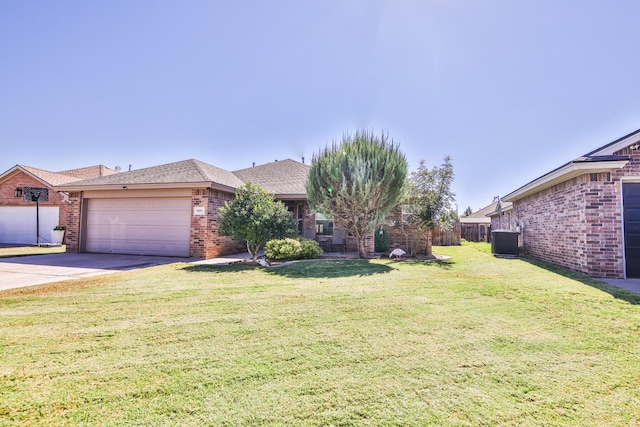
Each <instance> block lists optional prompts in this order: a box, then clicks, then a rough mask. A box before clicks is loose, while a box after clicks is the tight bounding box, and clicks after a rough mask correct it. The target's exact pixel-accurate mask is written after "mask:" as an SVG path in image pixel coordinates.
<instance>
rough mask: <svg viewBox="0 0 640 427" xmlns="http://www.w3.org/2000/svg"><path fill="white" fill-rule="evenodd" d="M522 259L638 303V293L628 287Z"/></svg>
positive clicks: (639, 299) (639, 302)
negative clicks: (620, 286)
mask: <svg viewBox="0 0 640 427" xmlns="http://www.w3.org/2000/svg"><path fill="white" fill-rule="evenodd" d="M521 259H522V260H523V261H525V262H528V263H529V264H533V265H535V266H536V267H540V268H542V269H544V270H547V271H550V272H552V273H555V274H558V275H560V276H563V277H567V278H569V279H572V280H575V281H576V282H580V283H582V284H584V285H587V286H591V287H592V288H596V289H598V290H599V291H602V292H606V293H608V294H609V295H611V296H613V297H614V298H617V299H621V300H623V301H626V302H628V303H629V304H633V305H638V304H640V294H639V293H637V292H633V291H631V290H629V289H624V288H618V287H617V286H613V285H610V284H608V283H605V282H602V281H600V280H598V279H594V278H591V277H589V276H586V275H584V274H581V273H576V272H574V271H570V270H565V269H564V268H560V267H555V266H553V265H551V264H547V263H544V262H541V261H537V260H534V259H530V258H521Z"/></svg>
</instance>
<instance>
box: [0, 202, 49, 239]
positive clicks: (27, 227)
mask: <svg viewBox="0 0 640 427" xmlns="http://www.w3.org/2000/svg"><path fill="white" fill-rule="evenodd" d="M59 214H60V208H59V207H58V206H40V209H39V212H38V213H37V214H36V206H35V203H34V204H33V206H0V243H8V244H26V245H32V244H35V243H36V242H37V240H38V239H37V238H36V230H37V222H36V218H37V217H38V216H39V223H40V239H39V240H40V243H48V242H50V241H51V233H50V231H51V230H53V227H55V226H57V225H58V221H59Z"/></svg>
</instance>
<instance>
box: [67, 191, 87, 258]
mask: <svg viewBox="0 0 640 427" xmlns="http://www.w3.org/2000/svg"><path fill="white" fill-rule="evenodd" d="M82 202H83V201H82V193H69V208H68V209H67V211H66V219H65V222H64V224H65V226H66V228H67V231H66V232H65V234H64V240H65V242H66V244H67V252H70V253H78V252H80V212H81V211H82Z"/></svg>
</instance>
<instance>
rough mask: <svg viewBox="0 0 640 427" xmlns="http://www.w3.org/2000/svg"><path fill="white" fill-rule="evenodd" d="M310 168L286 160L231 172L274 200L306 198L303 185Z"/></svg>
mask: <svg viewBox="0 0 640 427" xmlns="http://www.w3.org/2000/svg"><path fill="white" fill-rule="evenodd" d="M310 169H311V166H309V165H307V164H304V163H300V162H297V161H295V160H291V159H286V160H280V161H275V162H273V163H267V164H265V165H260V166H254V167H251V168H247V169H241V170H238V171H235V172H233V174H234V175H235V176H237V177H238V178H239V179H240V180H242V182H244V183H247V182H251V183H252V184H255V185H258V186H260V187H261V188H262V189H264V190H265V191H266V192H268V193H271V194H273V195H274V196H275V197H276V198H278V197H282V196H284V195H287V196H288V197H289V198H291V197H296V196H297V197H299V198H303V199H304V198H306V197H307V196H306V195H307V190H306V188H305V184H306V182H307V177H308V176H309V170H310Z"/></svg>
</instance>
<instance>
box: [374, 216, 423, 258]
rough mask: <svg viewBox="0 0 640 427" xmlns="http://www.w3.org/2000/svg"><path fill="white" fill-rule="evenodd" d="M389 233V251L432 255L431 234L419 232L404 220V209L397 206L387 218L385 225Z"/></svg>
mask: <svg viewBox="0 0 640 427" xmlns="http://www.w3.org/2000/svg"><path fill="white" fill-rule="evenodd" d="M383 227H384V229H385V230H386V231H387V248H388V250H389V251H391V250H393V249H394V248H400V249H402V250H404V251H405V252H407V253H408V254H414V255H415V254H419V255H424V254H430V253H431V239H430V235H429V233H424V232H420V231H418V229H417V228H416V227H415V226H412V225H410V224H409V223H407V222H405V221H403V220H402V207H401V206H397V207H396V208H394V209H393V210H392V211H391V212H390V213H389V215H387V217H386V218H385V223H384V225H383Z"/></svg>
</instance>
